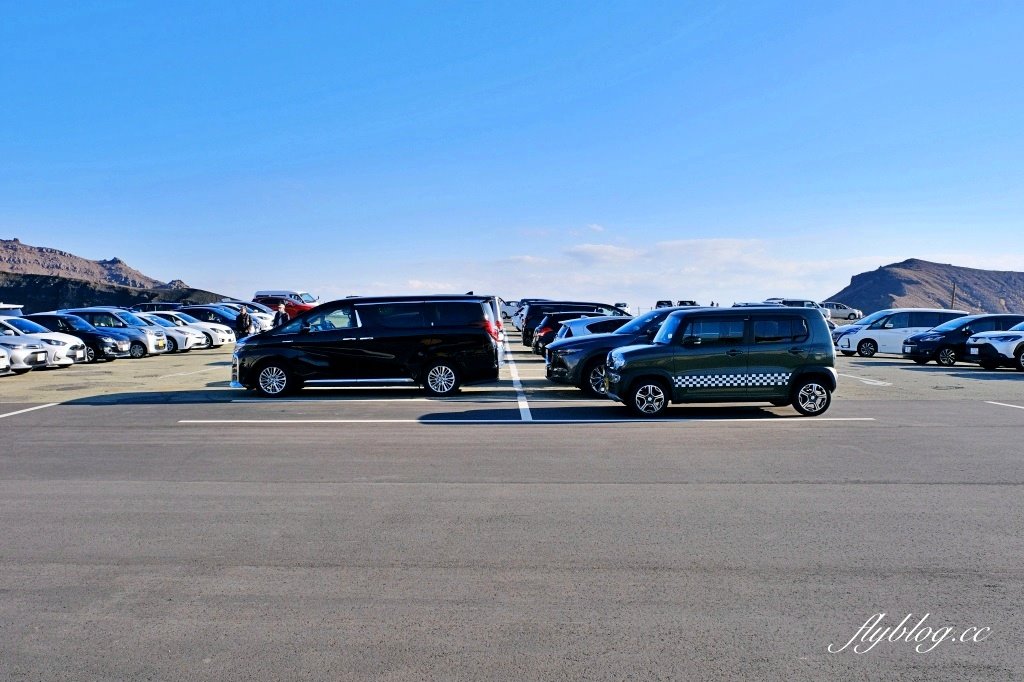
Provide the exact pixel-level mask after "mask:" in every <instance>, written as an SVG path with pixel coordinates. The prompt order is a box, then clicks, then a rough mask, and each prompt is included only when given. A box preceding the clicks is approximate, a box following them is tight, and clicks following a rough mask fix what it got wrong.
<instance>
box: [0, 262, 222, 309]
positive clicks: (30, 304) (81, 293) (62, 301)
mask: <svg viewBox="0 0 1024 682" xmlns="http://www.w3.org/2000/svg"><path fill="white" fill-rule="evenodd" d="M222 298H225V297H224V296H221V295H220V294H215V293H213V292H211V291H203V290H202V289H192V288H189V287H179V288H167V287H160V288H154V289H139V288H134V287H122V286H117V285H114V284H96V283H93V282H87V281H85V280H82V279H71V278H69V277H53V276H50V275H20V274H14V273H9V272H0V302H3V303H20V304H21V305H22V306H24V308H25V312H26V313H34V312H39V311H42V310H56V309H59V308H75V307H79V306H86V305H118V306H131V305H135V304H136V303H144V302H146V301H173V302H177V303H184V302H189V303H211V302H213V301H219V300H221V299H222Z"/></svg>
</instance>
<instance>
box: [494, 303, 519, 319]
mask: <svg viewBox="0 0 1024 682" xmlns="http://www.w3.org/2000/svg"><path fill="white" fill-rule="evenodd" d="M498 302H499V303H500V304H501V316H502V317H503V318H504V319H506V320H511V319H512V316H513V315H515V314H516V311H517V310H519V301H506V300H505V299H498Z"/></svg>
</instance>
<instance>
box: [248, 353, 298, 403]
mask: <svg viewBox="0 0 1024 682" xmlns="http://www.w3.org/2000/svg"><path fill="white" fill-rule="evenodd" d="M297 384H298V381H297V380H296V379H295V377H294V375H293V374H292V373H291V372H289V371H288V368H287V367H285V366H284V364H283V363H281V362H279V361H275V360H271V361H270V362H268V363H266V364H264V365H263V366H261V367H260V368H259V371H258V372H256V385H255V386H254V388H255V389H256V393H257V394H258V395H260V396H262V397H264V398H280V397H281V396H283V395H288V394H289V393H292V392H293V391H295V390H297V389H298V386H297Z"/></svg>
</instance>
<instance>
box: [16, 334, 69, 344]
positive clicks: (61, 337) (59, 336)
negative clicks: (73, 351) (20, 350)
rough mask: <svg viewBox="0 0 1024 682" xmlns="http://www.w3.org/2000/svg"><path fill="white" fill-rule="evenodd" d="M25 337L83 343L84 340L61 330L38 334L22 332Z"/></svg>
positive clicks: (36, 339) (37, 339)
mask: <svg viewBox="0 0 1024 682" xmlns="http://www.w3.org/2000/svg"><path fill="white" fill-rule="evenodd" d="M21 337H22V338H24V339H33V340H35V341H42V340H43V339H49V340H50V341H63V342H64V343H67V344H78V343H82V340H81V339H80V338H78V337H77V336H71V335H70V334H62V333H61V332H46V333H45V334H44V333H43V332H39V333H38V334H22V335H21Z"/></svg>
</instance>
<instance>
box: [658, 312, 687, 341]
mask: <svg viewBox="0 0 1024 682" xmlns="http://www.w3.org/2000/svg"><path fill="white" fill-rule="evenodd" d="M682 321H683V318H682V317H680V316H673V317H669V318H668V319H667V320H665V322H663V323H662V325H661V329H659V330H658V335H657V336H655V337H654V341H653V342H652V343H656V344H658V345H661V346H664V345H665V344H669V343H672V337H673V336H675V334H676V330H677V329H679V325H680V324H682Z"/></svg>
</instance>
